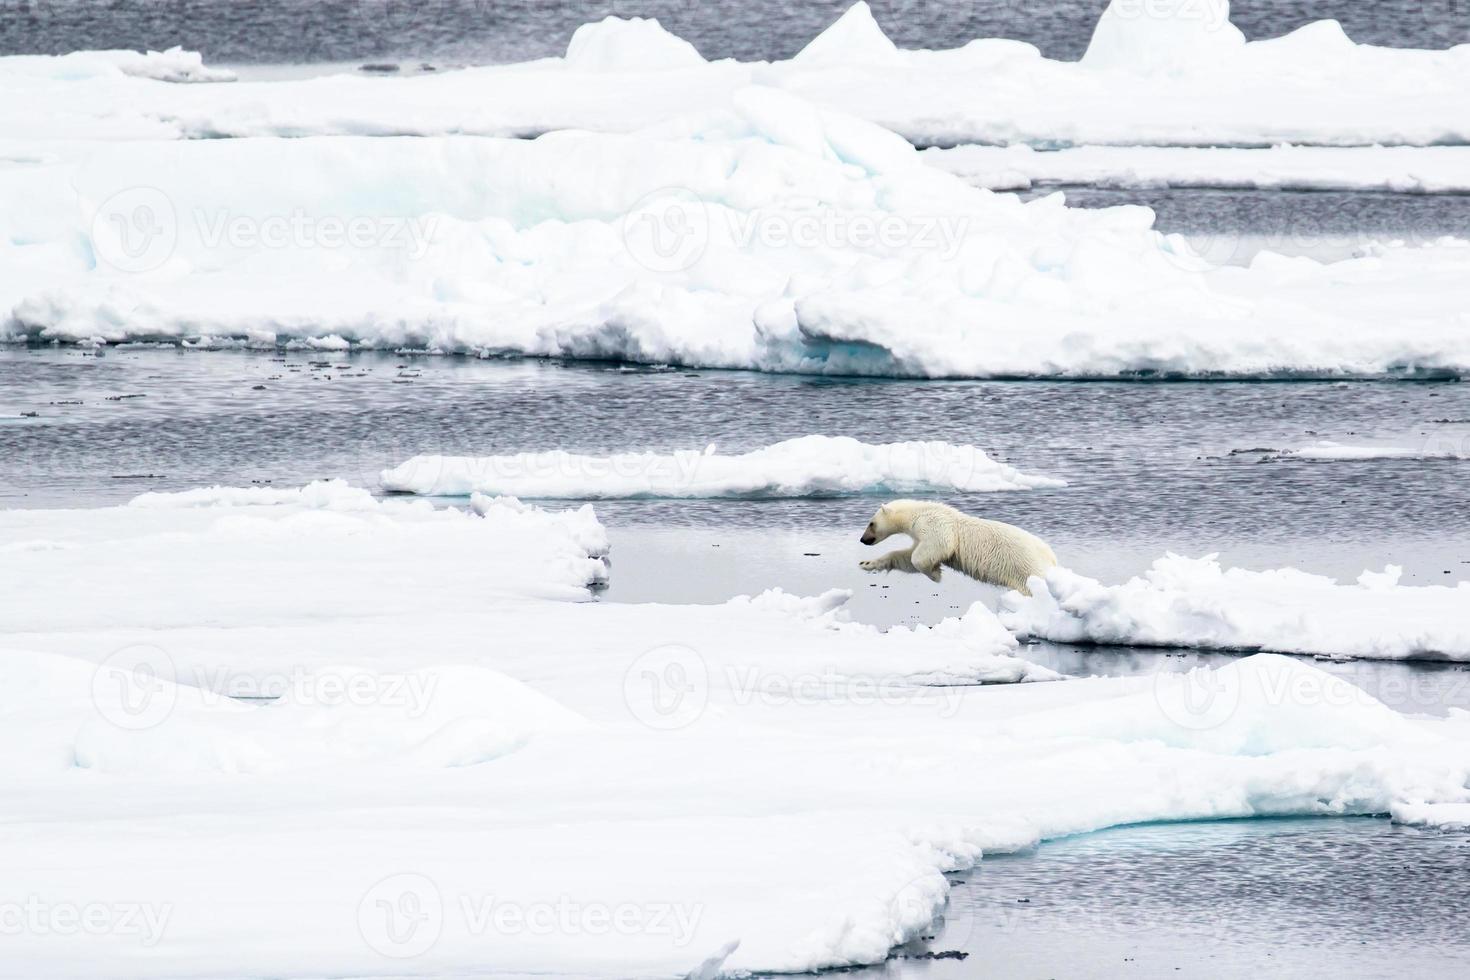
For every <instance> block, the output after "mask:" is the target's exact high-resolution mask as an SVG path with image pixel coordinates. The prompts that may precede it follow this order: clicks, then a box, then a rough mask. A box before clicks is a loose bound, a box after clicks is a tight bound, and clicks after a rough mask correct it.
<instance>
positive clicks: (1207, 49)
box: [0, 0, 1470, 147]
mask: <svg viewBox="0 0 1470 980" xmlns="http://www.w3.org/2000/svg"><path fill="white" fill-rule="evenodd" d="M1228 14H1229V7H1228V4H1227V3H1226V2H1225V0H1146V2H1141V0H1115V2H1113V3H1112V4H1111V5H1110V6H1109V7H1108V9H1107V10H1106V11H1105V12H1104V14H1103V15H1102V18H1101V19H1100V21H1099V23H1098V25H1097V29H1096V32H1095V36H1094V38H1093V41H1092V44H1091V46H1090V47H1089V49H1088V51H1087V54H1086V56H1085V57H1084V58H1083V60H1082V61H1081V62H1063V61H1050V60H1048V59H1045V58H1042V57H1041V56H1040V54H1039V53H1038V52H1037V50H1036V48H1035V47H1033V46H1032V45H1029V44H1025V43H1022V42H1019V41H1009V40H1003V39H977V40H975V41H972V42H971V43H969V44H967V45H965V46H963V47H960V48H956V49H953V50H947V51H900V50H898V49H897V48H896V47H895V46H894V44H893V42H892V41H891V40H889V39H888V38H887V37H885V36H884V35H883V32H882V30H881V29H880V28H879V26H878V25H877V23H876V22H875V21H874V20H873V16H872V14H871V12H870V11H869V9H868V7H867V5H866V4H865V3H857V4H854V5H853V6H852V7H851V8H850V9H849V10H848V11H847V12H846V13H845V14H844V15H842V17H840V18H839V19H838V20H837V22H836V23H834V24H833V25H832V26H831V27H829V28H828V29H827V30H826V31H825V32H823V33H822V34H821V35H819V36H818V37H816V38H814V39H813V40H812V41H811V42H810V43H809V44H808V45H807V46H806V47H805V48H804V49H803V50H802V51H801V52H800V53H799V54H798V55H797V56H796V57H795V58H793V59H791V60H790V61H787V62H778V63H775V64H766V63H751V64H745V63H737V62H733V61H720V62H713V63H710V62H705V61H704V59H702V58H701V57H700V56H699V54H698V53H697V52H696V51H695V50H694V48H693V47H692V46H690V45H689V44H687V43H686V42H684V41H681V40H680V39H678V38H675V37H673V36H672V35H670V34H668V33H667V32H666V31H664V30H663V29H662V28H661V27H660V26H659V25H658V24H657V22H655V21H651V20H639V19H637V18H634V19H632V20H619V19H616V18H608V19H606V20H603V21H602V22H600V23H597V24H589V25H586V26H584V27H583V28H581V29H579V30H578V31H577V32H576V34H575V35H574V36H573V40H572V43H571V45H570V46H569V48H568V51H567V56H566V57H565V58H550V59H543V60H540V61H534V62H528V63H524V64H517V65H502V66H494V67H484V68H469V69H463V70H458V71H446V72H435V73H430V74H425V75H419V76H411V77H387V78H370V77H362V75H361V73H357V72H354V73H351V74H343V75H337V76H330V77H318V78H309V79H289V80H276V81H259V82H240V83H236V84H235V85H231V86H175V85H160V84H157V83H156V82H155V81H152V79H153V78H157V77H165V78H187V79H191V80H193V79H202V78H207V77H209V74H208V70H207V69H203V68H202V66H200V65H199V64H198V61H197V59H198V56H197V55H192V54H189V53H184V52H178V51H176V50H175V51H170V52H167V53H166V54H165V55H156V54H150V55H147V56H143V55H135V54H133V53H131V52H121V53H119V52H101V53H90V52H89V53H83V54H79V55H70V56H67V57H68V58H71V59H73V62H72V63H70V64H68V63H67V62H66V59H49V60H38V59H31V58H0V75H3V76H5V77H7V82H8V83H10V84H11V87H12V90H13V92H12V94H13V98H11V99H10V100H7V103H6V104H5V105H4V106H0V124H3V125H0V132H4V133H6V134H7V135H8V136H11V137H14V138H38V137H58V138H97V137H99V136H102V137H105V138H125V139H137V138H180V137H199V136H293V137H294V136H303V135H322V134H338V135H351V134H358V135H384V134H395V133H396V134H418V135H429V134H446V133H473V134H478V135H491V136H512V135H514V136H523V135H535V134H539V133H545V132H550V131H552V130H557V129H567V128H583V129H600V130H615V131H624V132H626V131H631V130H634V129H638V128H640V127H643V126H648V125H651V124H655V123H659V122H663V121H666V120H669V119H671V118H675V117H679V116H682V115H685V114H689V113H698V112H702V111H706V110H707V109H708V108H709V107H710V106H712V105H718V104H720V103H721V102H724V101H726V100H728V98H729V97H730V95H731V94H732V93H733V92H734V91H736V90H738V89H740V88H742V87H745V86H748V85H751V84H760V85H765V86H769V87H774V88H780V89H783V90H785V91H787V92H789V93H791V94H793V95H797V96H800V97H801V98H803V99H806V100H808V101H811V102H813V103H814V104H817V105H820V106H822V107H824V108H827V109H836V110H841V111H843V112H847V113H851V114H854V115H858V116H861V117H863V118H866V119H869V120H871V121H874V122H877V123H880V124H882V125H884V126H886V127H888V128H890V129H892V130H894V131H895V132H897V133H900V134H902V135H903V136H905V137H906V138H908V139H910V140H912V141H915V142H917V143H921V144H940V145H953V144H955V143H964V142H980V143H996V144H1004V143H1011V142H1025V143H1031V144H1034V145H1037V146H1046V147H1055V146H1060V145H1080V144H1154V145H1179V146H1230V145H1241V146H1272V145H1275V144H1277V143H1283V142H1289V143H1311V144H1322V145H1334V146H1361V145H1370V144H1375V143H1378V144H1385V145H1389V144H1411V145H1418V146H1431V145H1436V144H1455V143H1465V142H1467V141H1470V109H1467V108H1466V104H1465V99H1464V92H1465V91H1466V89H1467V88H1470V45H1461V46H1459V47H1457V48H1452V49H1450V50H1447V51H1413V50H1400V49H1391V48H1377V47H1372V46H1369V45H1360V44H1355V43H1353V42H1352V40H1351V39H1349V38H1348V37H1347V36H1346V35H1345V34H1344V33H1343V31H1342V28H1341V27H1340V26H1339V25H1338V24H1337V23H1336V22H1335V21H1320V22H1318V23H1315V24H1309V25H1307V26H1305V27H1302V28H1300V29H1298V30H1296V31H1294V32H1292V33H1291V34H1288V35H1287V36H1285V37H1280V38H1274V39H1271V40H1265V41H1255V42H1250V43H1246V42H1245V41H1244V39H1243V37H1242V35H1241V33H1240V31H1239V30H1237V29H1236V28H1235V27H1234V26H1233V25H1231V24H1230V23H1229V20H1228ZM87 59H91V60H92V61H93V62H96V61H98V59H101V60H102V62H103V64H102V65H101V66H100V67H98V66H96V65H88V66H86V67H85V68H83V67H79V64H80V62H82V61H85V60H87ZM150 59H151V60H150ZM125 62H126V63H127V64H129V65H130V66H131V67H128V68H120V67H118V66H119V65H121V64H123V63H125ZM123 73H126V74H127V75H129V76H142V77H125V75H124V74H123Z"/></svg>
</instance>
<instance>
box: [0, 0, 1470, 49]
mask: <svg viewBox="0 0 1470 980" xmlns="http://www.w3.org/2000/svg"><path fill="white" fill-rule="evenodd" d="M849 3H850V0H562V2H552V0H0V54H61V53H65V52H67V51H74V50H78V49H86V48H143V47H154V48H162V47H165V46H168V45H173V44H182V45H183V46H184V47H186V48H190V49H194V50H198V51H202V52H203V53H204V56H205V58H206V59H207V60H210V61H214V62H263V63H296V62H313V61H348V60H355V59H384V58H403V59H410V58H413V59H424V58H428V59H435V60H439V61H446V62H450V63H459V62H464V63H486V62H499V61H519V60H523V59H526V58H533V57H541V56H545V55H554V54H561V53H562V52H563V51H564V50H565V49H566V43H567V40H568V39H569V38H570V37H571V33H572V31H573V30H575V29H576V28H577V27H578V26H579V25H581V24H584V23H587V22H588V21H594V20H600V19H602V18H603V17H605V16H607V15H609V14H616V15H618V16H622V17H634V16H641V17H656V18H658V20H659V21H660V22H661V23H663V25H664V26H665V27H667V28H669V29H670V30H672V31H674V32H675V33H676V34H678V35H680V36H681V37H684V38H687V39H688V40H690V41H692V42H693V43H694V44H695V46H696V47H698V48H699V50H700V52H701V53H703V54H704V55H705V57H707V58H728V57H736V58H741V59H744V60H754V59H774V58H785V57H789V56H791V55H792V54H795V53H796V52H797V51H798V50H800V48H801V47H802V45H803V44H805V43H806V42H807V41H808V40H810V39H811V38H812V37H813V36H814V35H816V34H817V33H818V32H819V31H821V30H822V28H824V27H825V26H826V25H828V24H830V23H831V22H832V21H833V20H834V19H835V18H836V17H837V16H838V14H840V13H841V12H842V11H843V10H845V9H846V8H847V7H848V5H849ZM1106 6H1107V3H1106V0H1048V2H1041V3H1022V2H1019V0H872V7H873V11H874V14H875V15H876V17H877V18H878V22H879V23H880V24H881V25H882V26H883V29H884V30H885V31H887V32H888V34H889V36H890V37H892V38H893V39H894V40H895V41H896V42H897V43H898V44H899V45H900V46H902V47H909V48H948V47H956V46H958V45H961V44H964V43H965V42H966V41H969V40H971V39H972V38H976V37H1013V38H1019V39H1021V40H1025V41H1030V42H1032V43H1033V44H1036V45H1037V46H1038V47H1040V48H1041V50H1042V52H1043V53H1044V54H1046V55H1047V56H1049V57H1053V58H1066V59H1074V58H1077V57H1079V56H1081V54H1082V52H1083V51H1084V50H1085V49H1086V47H1087V42H1088V39H1089V38H1090V37H1091V36H1092V29H1093V26H1094V25H1095V24H1096V23H1097V19H1098V16H1099V15H1100V14H1101V13H1102V11H1103V9H1104V8H1105V7H1106ZM1231 8H1232V20H1234V22H1235V23H1236V24H1237V25H1238V26H1240V27H1241V29H1242V30H1244V31H1245V33H1246V35H1247V36H1248V37H1251V38H1261V37H1275V36H1277V35H1280V34H1285V33H1286V32H1288V31H1290V30H1292V29H1293V28H1296V27H1299V26H1301V25H1302V24H1305V23H1308V22H1310V21H1314V20H1321V19H1323V18H1335V19H1337V20H1340V21H1341V22H1342V23H1343V25H1344V27H1346V29H1347V31H1348V34H1349V35H1350V36H1351V37H1352V38H1353V39H1355V40H1357V41H1362V42H1368V43H1373V44H1386V45H1394V46H1399V47H1427V48H1443V47H1448V46H1450V45H1453V44H1459V43H1465V42H1467V41H1470V0H1371V2H1370V0H1235V2H1234V3H1232V4H1231Z"/></svg>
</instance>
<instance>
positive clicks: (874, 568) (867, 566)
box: [858, 558, 883, 572]
mask: <svg viewBox="0 0 1470 980" xmlns="http://www.w3.org/2000/svg"><path fill="white" fill-rule="evenodd" d="M858 568H861V569H862V570H863V571H865V572H881V571H883V559H881V558H868V559H865V560H863V561H860V562H858Z"/></svg>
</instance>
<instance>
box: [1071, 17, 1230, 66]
mask: <svg viewBox="0 0 1470 980" xmlns="http://www.w3.org/2000/svg"><path fill="white" fill-rule="evenodd" d="M1244 48H1245V35H1244V34H1242V33H1241V32H1240V28H1238V27H1236V26H1235V25H1234V24H1232V23H1230V0H1112V2H1111V3H1109V4H1108V7H1107V9H1106V10H1104V11H1103V15H1102V18H1101V19H1100V20H1099V21H1098V22H1097V27H1096V28H1094V30H1093V34H1092V41H1091V43H1089V44H1088V45H1087V51H1086V52H1085V53H1084V54H1083V55H1082V65H1083V66H1084V67H1086V68H1100V69H1104V70H1112V71H1126V72H1136V73H1139V74H1155V73H1160V72H1163V73H1184V72H1187V71H1190V70H1198V69H1199V68H1201V67H1209V66H1211V65H1212V64H1213V63H1218V62H1220V61H1222V60H1225V59H1228V58H1230V57H1231V56H1232V55H1237V54H1239V53H1240V52H1241V51H1242V50H1243V49H1244Z"/></svg>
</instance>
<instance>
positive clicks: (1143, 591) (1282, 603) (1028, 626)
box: [1001, 555, 1470, 661]
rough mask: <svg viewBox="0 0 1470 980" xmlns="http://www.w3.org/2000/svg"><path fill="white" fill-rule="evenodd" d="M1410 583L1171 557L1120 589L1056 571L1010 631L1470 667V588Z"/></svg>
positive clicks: (1010, 607) (1007, 607)
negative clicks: (1223, 565) (1349, 580)
mask: <svg viewBox="0 0 1470 980" xmlns="http://www.w3.org/2000/svg"><path fill="white" fill-rule="evenodd" d="M1402 572H1403V569H1402V568H1400V567H1399V566H1397V565H1389V566H1388V567H1387V569H1386V570H1385V571H1382V572H1372V571H1365V572H1364V573H1363V574H1362V575H1360V576H1359V577H1358V580H1357V582H1355V583H1352V584H1343V583H1339V582H1337V581H1335V580H1333V579H1331V578H1328V577H1326V576H1323V575H1314V574H1311V573H1309V572H1304V571H1300V570H1298V569H1294V568H1278V569H1274V570H1270V571H1250V570H1247V569H1243V568H1228V569H1226V568H1221V566H1220V563H1219V562H1218V561H1217V560H1216V559H1215V557H1214V556H1206V557H1204V558H1185V557H1181V556H1179V555H1169V556H1167V557H1165V558H1160V559H1158V560H1156V561H1155V562H1154V563H1153V566H1152V567H1151V568H1150V569H1149V570H1148V571H1147V572H1145V573H1144V574H1143V575H1141V576H1139V577H1137V578H1133V579H1130V580H1129V581H1127V582H1125V583H1123V584H1121V585H1105V584H1103V583H1101V582H1098V581H1096V580H1095V579H1090V578H1087V577H1085V576H1083V575H1079V574H1077V573H1076V572H1073V571H1070V570H1068V569H1056V570H1053V571H1051V572H1049V573H1047V576H1046V579H1045V581H1044V582H1042V581H1040V580H1039V579H1033V580H1032V583H1031V593H1032V594H1031V595H1030V596H1022V595H1020V594H1019V593H1008V594H1007V595H1006V596H1005V597H1004V599H1003V604H1004V608H1003V610H1002V612H1001V621H1002V622H1003V623H1005V625H1006V626H1007V628H1009V629H1011V630H1013V631H1015V632H1016V633H1018V634H1020V635H1022V636H1032V637H1038V638H1041V639H1047V640H1056V641H1059V642H1063V643H1108V644H1124V645H1132V646H1176V647H1196V648H1204V649H1225V650H1274V651H1283V652H1290V653H1310V654H1320V655H1324V656H1335V657H1366V658H1373V659H1381V660H1406V659H1426V660H1457V661H1470V582H1465V581H1461V582H1457V583H1455V584H1453V585H1447V586H1408V585H1399V584H1398V580H1399V576H1400V575H1401V574H1402Z"/></svg>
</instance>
